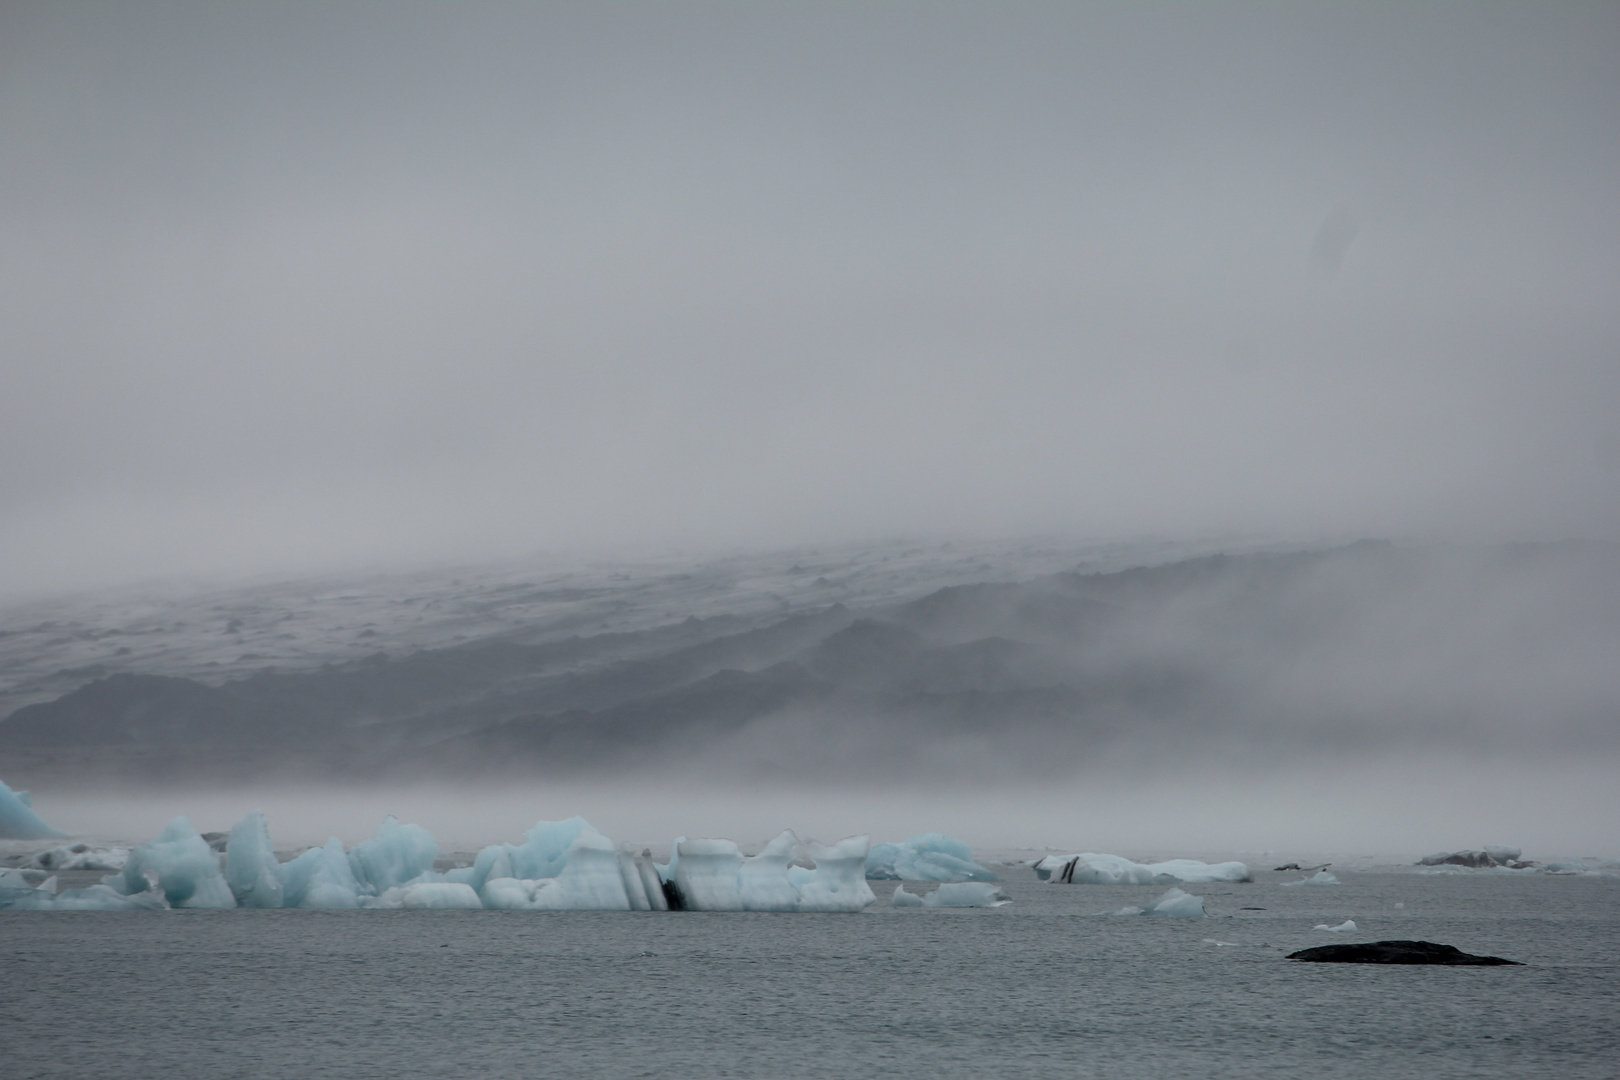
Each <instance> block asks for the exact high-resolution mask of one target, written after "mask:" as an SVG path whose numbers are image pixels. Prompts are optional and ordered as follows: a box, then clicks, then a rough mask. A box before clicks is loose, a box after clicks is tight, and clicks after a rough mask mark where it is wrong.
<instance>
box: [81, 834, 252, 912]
mask: <svg viewBox="0 0 1620 1080" xmlns="http://www.w3.org/2000/svg"><path fill="white" fill-rule="evenodd" d="M102 884H103V885H107V886H110V887H111V888H112V889H113V890H115V891H116V892H118V893H121V894H122V895H124V896H135V895H138V894H140V893H144V892H146V891H147V890H149V889H151V888H153V887H154V886H155V887H156V888H158V889H160V890H162V892H163V896H164V899H165V900H167V901H168V904H169V906H170V907H177V908H234V907H235V906H236V897H235V896H233V895H232V894H231V888H230V886H229V885H227V884H226V883H225V877H224V875H223V874H221V873H220V870H219V855H218V854H216V853H215V852H214V850H213V849H212V848H210V847H209V846H208V841H206V840H204V839H203V838H202V837H201V836H200V835H199V834H198V833H197V830H196V829H193V828H192V827H191V821H190V819H188V818H186V817H184V816H182V817H177V818H175V819H174V820H173V821H171V822H169V824H168V825H167V826H166V827H165V828H164V830H163V832H162V833H161V834H160V835H159V836H158V838H157V839H156V840H153V841H152V842H151V843H149V844H145V845H143V846H141V847H138V848H136V849H135V850H134V851H131V852H130V853H129V859H128V861H126V862H125V863H124V869H123V872H122V873H118V874H113V875H110V876H108V877H105V878H103V879H102Z"/></svg>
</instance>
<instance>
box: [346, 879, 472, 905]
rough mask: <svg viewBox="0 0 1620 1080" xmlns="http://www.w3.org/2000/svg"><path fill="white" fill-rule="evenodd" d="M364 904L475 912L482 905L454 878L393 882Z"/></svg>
mask: <svg viewBox="0 0 1620 1080" xmlns="http://www.w3.org/2000/svg"><path fill="white" fill-rule="evenodd" d="M365 906H366V907H368V908H383V909H385V910H388V909H403V910H406V911H476V910H478V909H481V908H482V907H483V906H484V902H483V901H482V900H480V899H479V898H478V894H477V893H475V892H473V888H472V886H471V885H463V884H461V883H460V882H455V881H419V882H417V883H416V884H414V885H396V886H394V887H392V888H390V889H388V890H387V891H386V892H384V893H383V894H382V895H381V896H377V897H373V898H368V899H367V900H366V902H365Z"/></svg>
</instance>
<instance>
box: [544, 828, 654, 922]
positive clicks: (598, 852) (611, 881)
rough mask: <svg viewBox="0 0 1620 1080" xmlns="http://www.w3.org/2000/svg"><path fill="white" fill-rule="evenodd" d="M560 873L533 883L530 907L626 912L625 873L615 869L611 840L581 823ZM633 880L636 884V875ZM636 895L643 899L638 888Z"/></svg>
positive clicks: (616, 860) (616, 859) (615, 855)
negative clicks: (532, 897) (532, 902)
mask: <svg viewBox="0 0 1620 1080" xmlns="http://www.w3.org/2000/svg"><path fill="white" fill-rule="evenodd" d="M564 857H565V859H566V862H565V864H564V865H563V867H562V870H561V872H560V873H558V874H557V875H556V876H555V877H552V878H549V879H545V880H540V881H536V882H535V891H534V907H535V909H536V910H540V911H630V910H632V904H631V902H630V894H629V890H628V889H627V888H626V882H627V878H628V875H627V874H625V873H623V872H622V871H621V870H620V868H619V859H620V855H619V851H618V849H616V848H615V847H614V845H613V841H611V840H609V839H608V838H607V837H605V836H603V835H602V834H601V833H599V832H597V831H596V830H595V829H593V828H591V827H590V826H589V825H586V826H584V827H583V828H582V829H581V830H580V832H579V833H578V835H576V836H575V837H574V839H573V841H572V842H571V843H569V845H568V848H567V850H566V851H565V852H564ZM635 883H636V884H637V885H640V875H639V874H638V875H636V879H635ZM638 895H641V896H642V899H643V901H645V900H646V897H645V895H644V894H641V893H640V892H639V890H638Z"/></svg>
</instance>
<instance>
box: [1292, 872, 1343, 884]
mask: <svg viewBox="0 0 1620 1080" xmlns="http://www.w3.org/2000/svg"><path fill="white" fill-rule="evenodd" d="M1337 884H1339V879H1338V878H1337V877H1335V876H1334V875H1332V874H1330V873H1328V872H1327V871H1326V870H1318V871H1317V872H1316V873H1314V874H1312V875H1311V876H1310V877H1308V878H1300V879H1299V880H1298V881H1285V882H1283V885H1284V886H1290V885H1337Z"/></svg>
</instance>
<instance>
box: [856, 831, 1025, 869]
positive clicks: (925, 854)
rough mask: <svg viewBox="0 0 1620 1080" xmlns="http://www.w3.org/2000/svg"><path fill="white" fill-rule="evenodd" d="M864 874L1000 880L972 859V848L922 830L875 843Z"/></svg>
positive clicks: (942, 835) (867, 858)
mask: <svg viewBox="0 0 1620 1080" xmlns="http://www.w3.org/2000/svg"><path fill="white" fill-rule="evenodd" d="M866 876H867V877H868V878H871V879H873V880H875V881H999V880H1001V879H1000V878H998V877H996V875H995V874H993V873H991V872H990V871H989V870H986V869H985V868H984V867H982V866H980V865H979V864H978V863H976V862H974V861H973V851H972V849H970V848H969V847H968V846H967V845H966V844H964V843H962V841H960V840H957V839H954V838H953V837H949V836H946V835H945V834H944V833H924V834H923V835H921V836H913V837H912V838H911V839H910V840H902V841H901V842H900V843H898V844H874V845H873V846H872V849H871V851H870V852H868V853H867V856H866Z"/></svg>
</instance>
